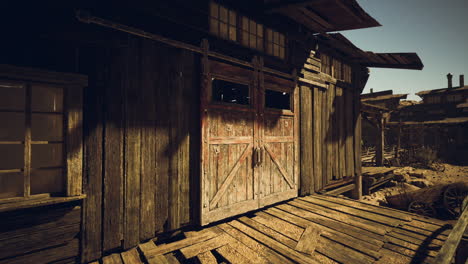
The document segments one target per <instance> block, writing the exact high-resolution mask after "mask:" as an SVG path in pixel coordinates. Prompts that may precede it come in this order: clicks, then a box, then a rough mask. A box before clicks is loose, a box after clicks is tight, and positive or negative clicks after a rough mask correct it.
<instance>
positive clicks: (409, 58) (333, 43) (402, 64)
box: [318, 33, 424, 70]
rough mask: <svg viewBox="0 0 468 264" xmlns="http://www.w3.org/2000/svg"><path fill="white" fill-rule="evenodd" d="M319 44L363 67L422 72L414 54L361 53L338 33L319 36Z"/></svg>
mask: <svg viewBox="0 0 468 264" xmlns="http://www.w3.org/2000/svg"><path fill="white" fill-rule="evenodd" d="M318 39H319V42H321V43H324V44H325V45H327V46H330V47H333V48H334V49H336V50H338V51H339V52H340V53H341V54H343V55H344V56H345V57H347V58H348V59H349V60H350V61H352V62H355V63H358V64H360V65H362V66H365V67H375V68H393V69H409V70H422V69H423V67H424V65H423V63H422V62H421V59H420V58H419V56H418V54H416V53H374V52H371V51H363V50H361V49H360V48H358V47H356V46H355V45H354V44H353V43H352V42H351V41H349V40H348V39H347V38H346V37H345V36H343V35H342V34H340V33H331V34H320V35H318Z"/></svg>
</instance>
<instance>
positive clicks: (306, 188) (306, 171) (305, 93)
mask: <svg viewBox="0 0 468 264" xmlns="http://www.w3.org/2000/svg"><path fill="white" fill-rule="evenodd" d="M311 89H314V88H311V87H308V86H301V87H300V93H301V96H300V109H301V111H300V118H301V119H300V120H301V123H300V127H301V146H300V151H301V174H300V175H301V190H300V194H301V195H309V194H311V193H313V192H314V168H313V166H314V161H313V152H314V149H313V146H314V142H313V135H312V133H313V130H312V129H313V125H312V124H313V118H312V110H313V104H312V103H313V102H312V91H311Z"/></svg>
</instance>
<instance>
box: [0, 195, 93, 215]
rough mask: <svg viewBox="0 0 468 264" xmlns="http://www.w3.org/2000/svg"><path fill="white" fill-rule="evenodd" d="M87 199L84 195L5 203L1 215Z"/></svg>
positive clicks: (1, 208) (0, 208)
mask: <svg viewBox="0 0 468 264" xmlns="http://www.w3.org/2000/svg"><path fill="white" fill-rule="evenodd" d="M85 198H86V195H84V194H83V195H78V196H69V197H49V198H44V199H31V200H26V201H20V202H11V203H4V204H0V213H3V212H9V211H15V210H20V209H27V208H33V207H40V206H46V205H52V204H60V203H68V202H74V201H80V200H83V199H85Z"/></svg>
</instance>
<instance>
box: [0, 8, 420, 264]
mask: <svg viewBox="0 0 468 264" xmlns="http://www.w3.org/2000/svg"><path fill="white" fill-rule="evenodd" d="M95 2H97V3H95ZM0 12H1V15H0V17H1V19H2V21H1V22H2V23H1V24H2V27H3V28H2V33H3V35H4V41H2V42H1V44H0V45H1V49H0V60H1V61H0V63H1V66H0V94H1V97H0V122H1V123H2V127H1V128H0V155H1V158H0V183H1V184H0V223H1V224H0V263H42V262H44V263H45V262H47V263H75V262H88V261H92V260H95V259H98V258H100V257H102V256H103V255H105V254H108V253H110V252H114V251H119V250H122V249H128V248H131V247H134V246H135V245H137V244H138V243H139V242H140V241H145V240H148V239H150V238H153V237H155V236H164V235H165V234H170V233H172V232H176V231H178V230H180V229H182V228H185V227H189V226H197V225H205V224H208V223H211V222H214V221H218V220H222V219H225V218H227V217H231V216H234V215H238V214H241V213H245V212H247V211H251V210H255V209H258V208H261V207H264V206H267V205H270V204H273V203H276V202H279V201H283V200H286V199H290V198H293V197H296V196H298V195H307V194H312V193H314V192H317V191H320V190H323V189H326V188H327V187H330V186H338V185H339V184H344V183H352V184H351V185H349V187H347V189H345V190H343V191H346V190H347V191H349V190H353V191H354V197H359V196H360V174H361V172H360V170H361V164H360V157H361V155H360V149H361V143H360V142H361V127H360V118H361V117H360V104H359V95H360V93H361V91H362V89H363V88H364V85H365V84H366V81H367V78H368V75H369V74H368V68H367V67H389V68H392V67H394V68H409V69H413V68H421V67H422V64H421V62H420V60H419V58H418V57H417V55H416V54H414V53H409V54H403V53H395V54H375V53H371V52H363V51H361V50H360V49H358V48H357V47H355V46H354V45H353V44H352V43H350V42H349V41H348V40H346V39H345V38H344V37H343V36H342V35H341V34H338V33H334V34H327V33H326V32H334V31H340V30H348V29H359V28H367V27H373V26H379V24H378V22H376V21H375V20H374V19H373V18H372V17H371V16H369V15H368V14H367V13H365V12H364V11H363V10H362V9H361V8H360V6H359V5H358V4H357V2H356V1H354V0H353V1H342V0H337V1H335V2H333V4H332V5H330V3H329V2H328V1H318V2H315V1H294V2H293V3H292V2H290V1H260V0H255V1H248V2H247V1H222V2H220V3H218V2H210V1H181V0H172V1H132V3H131V4H130V3H129V2H128V3H124V2H119V1H113V2H112V4H109V3H108V2H106V1H80V3H74V2H68V1H61V2H48V3H44V2H42V1H41V2H39V1H36V2H30V1H15V2H14V3H13V2H9V3H8V4H7V5H6V7H5V8H2V10H1V11H0Z"/></svg>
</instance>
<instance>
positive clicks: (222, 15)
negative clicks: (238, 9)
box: [219, 6, 228, 23]
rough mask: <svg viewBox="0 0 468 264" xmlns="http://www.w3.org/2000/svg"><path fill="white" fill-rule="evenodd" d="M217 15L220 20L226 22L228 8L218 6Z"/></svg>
mask: <svg viewBox="0 0 468 264" xmlns="http://www.w3.org/2000/svg"><path fill="white" fill-rule="evenodd" d="M219 17H220V20H221V21H223V22H226V23H227V22H228V10H227V9H226V8H225V7H223V6H220V8H219Z"/></svg>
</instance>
